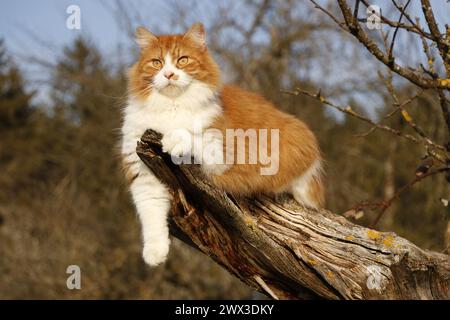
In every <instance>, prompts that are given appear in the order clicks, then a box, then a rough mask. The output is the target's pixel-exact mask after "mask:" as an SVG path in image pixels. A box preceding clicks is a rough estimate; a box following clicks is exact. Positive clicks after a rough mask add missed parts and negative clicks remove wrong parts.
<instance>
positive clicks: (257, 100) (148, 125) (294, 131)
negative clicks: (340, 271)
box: [122, 23, 324, 266]
mask: <svg viewBox="0 0 450 320" xmlns="http://www.w3.org/2000/svg"><path fill="white" fill-rule="evenodd" d="M136 41H137V43H138V44H139V46H140V48H141V53H140V58H139V60H138V61H137V62H136V64H135V65H134V66H133V67H132V68H131V70H130V73H129V98H128V103H127V106H126V108H125V110H124V122H123V127H122V135H123V141H122V157H123V164H124V168H125V170H126V176H127V178H128V182H129V184H130V190H131V193H132V197H133V200H134V203H135V206H136V209H137V212H138V215H139V218H140V220H141V223H142V234H143V242H144V249H143V257H144V260H145V261H146V262H147V263H148V264H149V265H152V266H154V265H158V264H160V263H161V262H164V261H165V259H166V257H167V254H168V251H169V243H170V240H169V230H168V223H167V216H168V213H169V210H170V208H171V204H170V201H171V197H170V193H169V192H168V190H167V188H166V186H165V185H164V184H163V183H161V182H160V181H158V179H157V178H156V177H155V176H154V175H153V173H152V172H151V171H150V170H149V169H148V168H147V167H146V166H145V165H144V164H143V162H142V161H141V160H140V159H139V157H138V156H137V154H136V152H135V149H136V142H137V141H139V140H140V138H141V136H142V134H143V133H144V132H145V131H146V130H147V129H153V130H155V131H158V132H160V133H162V135H163V138H162V141H161V142H162V145H163V151H165V152H168V153H170V154H172V155H173V156H180V155H186V154H190V155H192V156H193V157H194V158H196V159H200V161H201V160H204V162H203V163H202V164H201V167H202V169H203V171H204V173H205V174H206V176H207V177H208V178H209V179H210V180H211V182H212V183H213V184H215V185H216V186H217V187H219V188H222V189H223V190H224V191H226V192H229V193H232V194H239V195H255V194H274V193H281V192H289V193H291V194H292V195H293V197H294V198H295V199H296V200H297V201H298V202H299V203H301V204H304V205H306V206H310V207H320V206H322V205H323V201H324V195H323V185H322V169H321V156H320V150H319V147H318V144H317V141H316V138H315V137H314V135H313V133H312V132H311V131H310V130H309V129H308V127H307V126H306V125H305V124H304V123H303V122H301V121H300V120H298V119H296V118H295V117H293V116H291V115H288V114H285V113H283V112H281V111H279V110H278V109H276V108H275V107H274V106H273V105H272V104H271V103H270V102H268V101H267V100H265V99H264V98H263V97H261V96H259V95H257V94H255V93H251V92H248V91H245V90H243V89H240V88H237V87H233V86H229V85H223V84H222V83H221V80H220V70H219V67H218V66H217V64H216V63H215V61H214V60H213V58H212V56H211V55H210V53H209V52H208V49H207V46H206V42H205V31H204V27H203V25H202V24H199V23H197V24H194V25H193V26H192V27H191V28H190V29H189V30H188V31H187V32H186V33H185V34H183V35H162V36H155V35H154V34H152V33H151V32H149V31H147V30H146V29H144V28H142V27H140V28H138V29H137V30H136ZM199 124H200V134H199V128H198V127H199ZM194 127H196V130H194ZM180 129H182V130H184V131H185V132H188V133H189V135H191V138H192V139H189V140H190V141H186V139H183V138H182V137H180V135H179V134H177V132H178V131H179V130H180ZM209 129H215V131H214V132H216V133H217V132H219V133H220V132H222V133H223V134H224V136H225V132H226V131H227V129H242V130H244V131H245V130H248V129H257V130H258V129H266V130H273V129H276V130H277V132H278V136H277V137H278V140H279V143H278V145H276V147H277V148H276V150H275V149H274V147H273V143H270V144H269V145H266V146H267V148H268V150H267V152H268V153H269V154H270V152H271V151H272V152H275V151H277V153H278V154H277V155H279V156H278V158H277V159H276V161H277V163H276V165H277V167H276V169H277V170H276V172H275V173H273V174H261V168H262V167H263V165H262V164H261V163H252V164H250V163H248V164H245V163H237V164H233V163H228V162H226V163H223V164H221V163H219V162H214V161H211V156H208V155H207V154H206V153H203V149H202V148H200V150H199V148H193V143H192V141H198V140H202V142H203V145H204V146H205V145H209V146H211V144H212V145H214V144H216V145H217V147H218V149H220V150H222V151H223V152H224V153H227V152H229V150H230V149H229V148H228V146H227V147H225V145H224V140H223V139H222V140H221V139H219V137H215V136H214V135H212V136H211V135H209V137H208V138H207V139H206V138H205V137H203V136H202V134H201V133H202V132H204V131H207V130H209ZM216 138H217V139H216ZM205 139H206V140H207V141H206V140H205ZM274 141H275V140H274ZM234 147H236V144H234V146H233V147H232V150H235V148H234ZM216 150H217V148H216ZM249 152H250V151H249V148H248V147H247V146H246V149H245V153H246V155H247V156H248V155H249ZM216 156H217V155H216ZM233 157H234V155H233ZM215 159H217V158H215Z"/></svg>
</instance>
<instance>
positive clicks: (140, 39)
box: [135, 27, 158, 49]
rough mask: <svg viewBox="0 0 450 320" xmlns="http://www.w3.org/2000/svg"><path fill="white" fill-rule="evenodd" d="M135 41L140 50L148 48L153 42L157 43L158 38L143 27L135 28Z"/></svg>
mask: <svg viewBox="0 0 450 320" xmlns="http://www.w3.org/2000/svg"><path fill="white" fill-rule="evenodd" d="M135 39H136V42H137V44H138V45H139V47H141V49H144V48H146V47H148V46H149V45H150V44H151V43H152V42H154V41H158V37H156V36H155V35H154V34H153V33H151V32H150V31H148V30H147V29H145V28H144V27H137V29H136V33H135Z"/></svg>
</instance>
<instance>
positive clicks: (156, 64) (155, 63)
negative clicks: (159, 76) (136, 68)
mask: <svg viewBox="0 0 450 320" xmlns="http://www.w3.org/2000/svg"><path fill="white" fill-rule="evenodd" d="M150 64H151V66H152V67H153V68H155V69H161V67H162V62H161V61H160V60H158V59H153V60H152V61H150Z"/></svg>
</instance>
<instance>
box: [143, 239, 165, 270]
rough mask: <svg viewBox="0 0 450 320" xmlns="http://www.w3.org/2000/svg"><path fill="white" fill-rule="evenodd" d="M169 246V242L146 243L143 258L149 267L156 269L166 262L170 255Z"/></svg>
mask: <svg viewBox="0 0 450 320" xmlns="http://www.w3.org/2000/svg"><path fill="white" fill-rule="evenodd" d="M169 246H170V241H169V240H165V241H155V242H151V243H144V250H143V251H142V257H143V258H144V261H145V262H146V263H147V264H148V265H150V266H152V267H155V266H157V265H159V264H161V263H163V262H164V261H166V259H167V255H168V253H169Z"/></svg>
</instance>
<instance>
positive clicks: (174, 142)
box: [161, 130, 192, 157]
mask: <svg viewBox="0 0 450 320" xmlns="http://www.w3.org/2000/svg"><path fill="white" fill-rule="evenodd" d="M161 144H162V150H163V151H164V152H167V153H169V154H170V155H172V156H175V157H182V156H186V155H190V154H191V151H192V136H191V134H190V133H189V132H188V131H186V130H174V131H171V132H169V133H167V134H165V135H163V137H162V139H161Z"/></svg>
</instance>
